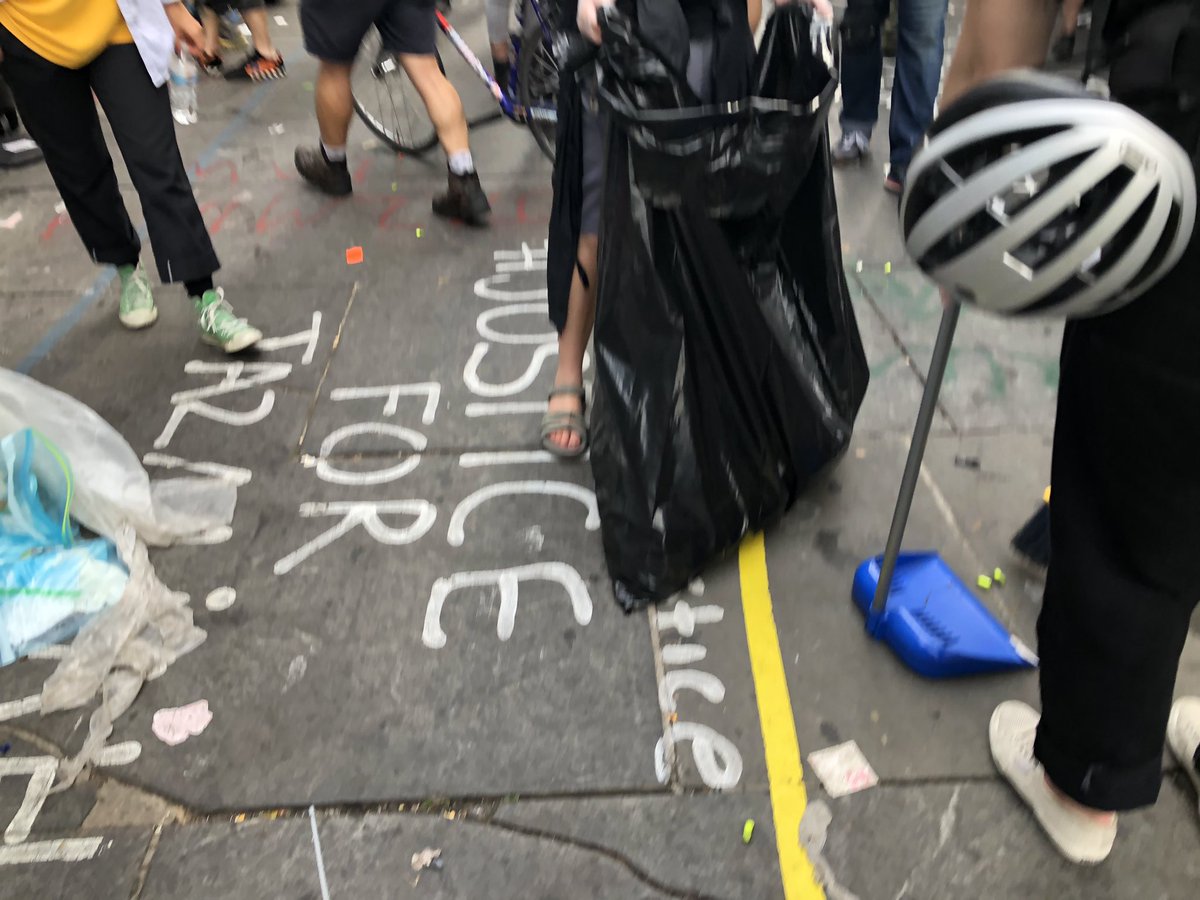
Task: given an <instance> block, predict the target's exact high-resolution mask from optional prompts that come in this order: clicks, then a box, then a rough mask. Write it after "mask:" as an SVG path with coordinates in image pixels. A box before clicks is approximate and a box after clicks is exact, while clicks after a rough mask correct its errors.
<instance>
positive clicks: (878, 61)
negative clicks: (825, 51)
mask: <svg viewBox="0 0 1200 900" xmlns="http://www.w3.org/2000/svg"><path fill="white" fill-rule="evenodd" d="M852 2H853V0H852ZM857 2H863V3H867V4H874V5H875V7H876V14H877V16H878V21H879V23H880V26H881V28H880V29H877V30H876V33H875V35H874V38H873V40H869V41H866V42H863V43H861V44H860V45H859V46H855V47H843V51H842V117H841V122H842V131H844V132H845V131H858V132H861V133H863V134H866V135H868V136H869V135H870V134H871V131H872V130H873V129H874V127H875V122H876V120H877V119H878V118H879V90H880V79H881V78H882V76H883V48H882V46H881V42H880V32H881V30H882V23H883V22H884V20H885V19H887V14H888V6H889V3H888V0H857ZM947 2H948V0H899V5H900V22H899V25H900V27H899V40H898V42H897V43H898V46H897V48H896V78H895V82H894V83H893V85H892V119H891V124H890V127H889V129H888V134H889V137H890V139H891V147H892V151H891V163H892V165H893V166H899V167H901V168H905V167H907V166H908V163H909V161H910V160H911V159H912V156H913V152H914V151H915V150H916V147H917V144H919V143H920V142H921V139H922V138H923V137H924V136H925V132H926V131H927V130H928V128H929V125H930V123H931V122H932V121H933V105H934V102H935V101H936V100H937V93H938V84H939V82H940V81H941V76H942V53H943V41H944V38H945V36H946V7H947Z"/></svg>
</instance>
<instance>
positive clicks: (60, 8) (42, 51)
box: [0, 0, 133, 69]
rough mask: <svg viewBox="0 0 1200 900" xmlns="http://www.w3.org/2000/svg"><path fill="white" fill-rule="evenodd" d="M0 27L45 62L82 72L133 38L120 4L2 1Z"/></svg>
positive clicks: (108, 0)
mask: <svg viewBox="0 0 1200 900" xmlns="http://www.w3.org/2000/svg"><path fill="white" fill-rule="evenodd" d="M0 25H3V26H4V27H5V28H7V29H8V30H9V31H10V32H12V35H13V37H15V38H16V39H17V40H18V41H20V42H21V43H22V44H24V45H25V46H26V47H28V48H29V49H30V50H32V51H33V52H34V53H36V54H37V55H38V56H40V57H42V58H43V59H48V60H49V61H50V62H52V63H55V64H56V65H60V66H64V67H66V68H68V69H81V68H83V67H84V66H86V65H87V64H88V63H90V62H91V61H92V60H94V59H95V58H96V57H97V56H99V55H100V54H101V53H103V52H104V49H105V48H106V47H108V46H110V45H112V44H129V43H132V42H133V35H132V34H130V33H129V27H128V26H127V25H126V24H125V19H124V18H122V17H121V10H120V8H119V7H118V6H117V0H2V2H0Z"/></svg>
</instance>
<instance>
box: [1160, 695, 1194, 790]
mask: <svg viewBox="0 0 1200 900" xmlns="http://www.w3.org/2000/svg"><path fill="white" fill-rule="evenodd" d="M1167 743H1168V744H1170V746H1171V752H1172V753H1174V754H1175V758H1176V759H1178V760H1179V765H1181V766H1182V767H1183V770H1184V771H1185V772H1187V773H1188V777H1190V778H1191V779H1192V784H1193V785H1195V787H1196V793H1198V794H1200V760H1198V759H1197V756H1196V753H1197V751H1198V750H1200V697H1180V698H1179V699H1178V700H1176V701H1175V705H1174V706H1172V707H1171V718H1170V719H1168V720H1167Z"/></svg>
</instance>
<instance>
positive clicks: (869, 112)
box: [834, 0, 888, 162]
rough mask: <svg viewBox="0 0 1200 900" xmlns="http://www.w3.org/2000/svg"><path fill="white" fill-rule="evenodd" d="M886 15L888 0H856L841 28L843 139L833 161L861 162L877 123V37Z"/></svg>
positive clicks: (879, 52)
mask: <svg viewBox="0 0 1200 900" xmlns="http://www.w3.org/2000/svg"><path fill="white" fill-rule="evenodd" d="M887 14H888V0H855V2H853V3H852V4H851V5H850V6H849V7H848V8H847V10H846V17H845V20H844V21H843V24H842V36H843V37H842V113H841V119H840V121H841V127H842V138H841V140H840V141H839V142H838V144H837V145H836V147H835V148H834V159H835V160H836V161H838V162H849V161H854V160H858V159H861V158H862V157H863V156H865V155H866V152H867V150H868V148H869V146H870V143H871V132H872V131H873V130H874V128H875V122H876V121H877V120H878V119H879V90H880V79H881V78H882V77H883V47H882V44H881V41H880V33H881V29H882V27H883V21H884V19H886V18H887Z"/></svg>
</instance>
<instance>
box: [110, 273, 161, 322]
mask: <svg viewBox="0 0 1200 900" xmlns="http://www.w3.org/2000/svg"><path fill="white" fill-rule="evenodd" d="M117 274H118V275H119V276H121V312H120V316H119V317H120V319H121V324H122V325H124V326H125V327H126V328H128V329H129V330H130V331H137V330H139V329H141V328H149V327H150V326H151V325H153V324H154V322H155V321H156V320H157V319H158V307H157V306H155V305H154V292H153V291H152V290H151V289H150V279H148V278H147V277H146V270H145V269H143V268H142V264H141V263H138V264H137V265H136V266H117Z"/></svg>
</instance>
